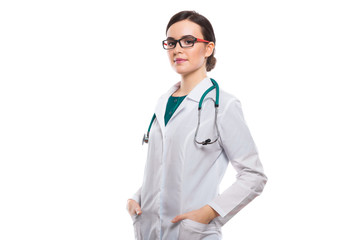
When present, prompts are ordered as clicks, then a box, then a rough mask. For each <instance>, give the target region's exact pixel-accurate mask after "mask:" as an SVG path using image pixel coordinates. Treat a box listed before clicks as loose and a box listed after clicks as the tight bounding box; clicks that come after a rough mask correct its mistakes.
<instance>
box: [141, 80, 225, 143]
mask: <svg viewBox="0 0 360 240" xmlns="http://www.w3.org/2000/svg"><path fill="white" fill-rule="evenodd" d="M210 80H211V82H212V84H213V85H212V86H211V87H209V88H208V89H207V90H206V91H205V92H204V93H203V95H202V96H201V98H200V101H199V107H198V123H197V127H196V131H195V137H194V140H195V142H196V143H197V144H201V145H208V144H213V143H214V142H216V141H217V140H218V139H219V136H220V134H219V129H218V125H217V115H218V107H219V85H218V83H217V82H216V81H215V80H214V79H212V78H210ZM214 89H215V91H216V98H215V101H214V100H213V99H212V98H211V100H213V101H214V104H215V128H216V133H217V136H216V139H215V140H214V141H211V139H210V138H208V139H206V140H204V141H198V140H197V134H198V131H199V127H200V118H201V108H202V104H203V101H204V99H205V97H206V95H208V93H209V92H211V91H212V90H214ZM155 118H156V115H155V113H154V115H153V117H152V119H151V122H150V125H149V128H148V131H147V133H145V134H144V137H143V140H142V144H144V143H148V142H149V134H150V130H151V126H152V124H153V122H154V120H155Z"/></svg>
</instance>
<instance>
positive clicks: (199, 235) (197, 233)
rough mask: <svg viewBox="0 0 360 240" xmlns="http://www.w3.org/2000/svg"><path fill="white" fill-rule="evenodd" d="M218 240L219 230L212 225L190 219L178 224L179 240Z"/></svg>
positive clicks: (219, 237) (219, 236)
mask: <svg viewBox="0 0 360 240" xmlns="http://www.w3.org/2000/svg"><path fill="white" fill-rule="evenodd" d="M189 239H191V240H220V239H221V229H220V227H218V226H216V225H215V224H214V223H210V224H203V223H199V222H196V221H193V220H190V219H184V220H182V221H181V223H180V232H179V240H189Z"/></svg>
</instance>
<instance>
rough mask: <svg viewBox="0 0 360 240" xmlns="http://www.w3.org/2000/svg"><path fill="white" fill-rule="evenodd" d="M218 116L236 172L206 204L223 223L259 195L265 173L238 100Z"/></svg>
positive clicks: (222, 136) (221, 133) (227, 154)
mask: <svg viewBox="0 0 360 240" xmlns="http://www.w3.org/2000/svg"><path fill="white" fill-rule="evenodd" d="M219 120H220V121H219V131H220V139H221V144H222V146H223V149H224V151H225V154H226V156H227V157H228V159H229V161H230V162H231V164H232V165H233V167H234V168H235V170H236V172H237V175H236V181H235V182H234V183H233V184H232V185H231V186H230V187H229V188H227V189H226V190H225V191H224V192H223V193H222V194H221V195H218V196H217V197H216V198H215V199H214V200H213V201H211V202H210V203H209V206H211V207H212V208H213V209H214V210H215V211H216V212H217V213H219V215H220V216H219V219H220V221H221V223H222V224H225V223H226V222H227V221H229V220H230V219H231V218H232V217H233V216H234V215H235V214H236V213H237V212H239V211H240V210H241V209H242V208H243V207H245V206H246V205H247V204H248V203H249V202H251V201H252V200H253V199H254V198H255V197H257V196H258V195H260V193H261V192H262V190H263V188H264V186H265V184H266V182H267V177H266V176H265V174H264V171H263V167H262V165H261V162H260V159H259V156H258V152H257V149H256V146H255V143H254V141H253V139H252V137H251V134H250V131H249V129H248V127H247V125H246V122H245V120H244V117H243V113H242V109H241V104H240V102H239V101H238V100H233V101H231V102H229V103H228V104H227V106H225V110H224V114H223V115H222V117H221V119H219Z"/></svg>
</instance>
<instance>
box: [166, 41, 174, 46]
mask: <svg viewBox="0 0 360 240" xmlns="http://www.w3.org/2000/svg"><path fill="white" fill-rule="evenodd" d="M167 45H168V47H173V46H174V45H175V41H167Z"/></svg>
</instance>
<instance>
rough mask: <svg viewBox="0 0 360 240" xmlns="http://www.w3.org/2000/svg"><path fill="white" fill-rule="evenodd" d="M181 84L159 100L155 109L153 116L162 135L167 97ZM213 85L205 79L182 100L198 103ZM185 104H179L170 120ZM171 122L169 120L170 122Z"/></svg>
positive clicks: (177, 85)
mask: <svg viewBox="0 0 360 240" xmlns="http://www.w3.org/2000/svg"><path fill="white" fill-rule="evenodd" d="M180 84H181V82H178V83H176V84H174V85H173V86H172V87H171V88H170V89H169V90H168V91H167V92H166V93H165V94H164V95H162V97H161V98H160V101H159V104H158V105H157V107H156V109H155V115H156V119H157V121H158V122H159V125H160V128H161V131H162V133H165V120H164V114H165V110H166V105H167V102H168V99H169V97H170V96H171V95H172V94H173V93H174V92H175V91H176V90H177V89H178V88H179V87H180ZM212 85H213V84H212V82H211V80H210V78H208V77H206V78H204V79H203V80H202V81H201V82H199V83H198V84H197V85H196V86H195V87H194V89H192V90H191V92H190V93H189V94H188V95H187V97H186V98H185V99H184V101H185V100H186V99H190V100H192V101H195V102H199V101H200V98H201V96H202V95H203V94H204V92H205V91H206V90H207V89H208V88H209V87H211V86H212ZM184 106H185V104H180V106H179V107H178V109H176V111H175V113H174V114H173V116H172V117H171V118H174V117H175V116H176V115H177V114H178V113H179V112H181V110H182V109H183V108H184ZM170 121H171V120H170Z"/></svg>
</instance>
